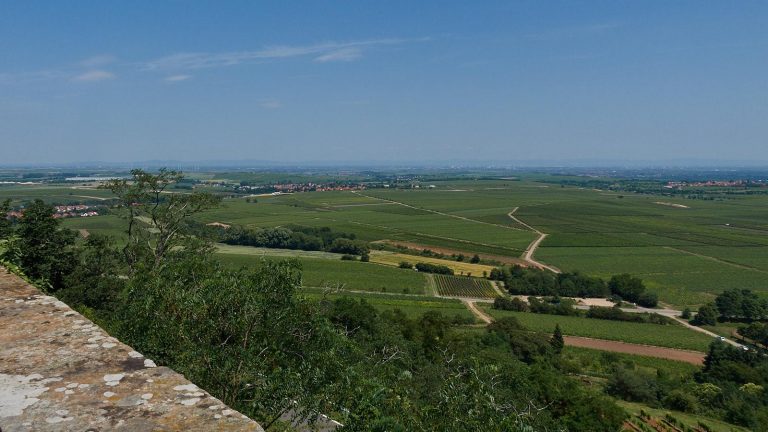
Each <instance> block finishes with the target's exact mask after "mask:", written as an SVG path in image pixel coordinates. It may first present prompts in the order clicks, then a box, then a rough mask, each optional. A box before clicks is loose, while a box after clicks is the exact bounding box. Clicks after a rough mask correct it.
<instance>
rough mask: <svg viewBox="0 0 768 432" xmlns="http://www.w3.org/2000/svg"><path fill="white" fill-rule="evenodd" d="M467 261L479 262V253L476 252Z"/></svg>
mask: <svg viewBox="0 0 768 432" xmlns="http://www.w3.org/2000/svg"><path fill="white" fill-rule="evenodd" d="M469 262H470V263H472V264H477V263H479V262H480V255H478V254H474V255H472V258H470V260H469Z"/></svg>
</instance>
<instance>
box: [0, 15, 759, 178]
mask: <svg viewBox="0 0 768 432" xmlns="http://www.w3.org/2000/svg"><path fill="white" fill-rule="evenodd" d="M767 21H768V3H765V2H757V1H754V2H739V3H715V2H707V3H702V2H693V1H681V2H675V3H669V2H660V1H654V2H642V3H637V2H584V3H575V2H566V1H563V2H546V3H542V2H533V1H522V2H514V3H509V2H501V1H498V2H496V1H494V2H483V3H482V4H476V3H463V2H461V3H460V2H419V3H418V4H414V3H413V2H387V3H379V2H355V3H353V4H341V3H323V4H319V3H314V2H297V3H293V4H285V3H282V2H276V3H269V4H264V3H251V2H227V3H219V2H195V3H181V2H163V3H157V2H131V3H102V2H86V1H84V2H77V3H61V2H38V3H16V4H9V5H6V6H5V7H4V10H3V14H2V15H1V16H0V54H1V55H2V57H3V59H4V61H3V63H2V65H0V151H1V153H2V157H0V166H19V165H68V164H88V163H103V164H127V165H130V164H135V163H137V164H140V163H145V162H146V161H177V162H179V163H187V164H189V163H205V162H206V161H208V162H209V163H210V162H216V163H218V162H217V161H230V162H237V163H240V162H238V161H242V163H247V162H248V161H258V162H260V163H265V164H270V163H271V164H276V165H283V164H293V165H296V166H301V165H313V164H315V165H334V164H336V165H350V166H351V165H358V166H377V165H424V164H426V165H431V166H445V165H462V166H479V165H490V164H492V165H494V166H505V165H506V166H509V165H513V166H514V165H517V166H521V167H523V166H534V165H535V166H569V164H570V166H585V165H590V164H593V165H595V166H614V165H622V164H624V165H629V166H643V165H645V166H666V165H676V166H685V163H683V164H682V165H681V162H686V163H688V166H707V167H714V166H723V167H725V166H768V143H766V139H765V138H766V137H767V136H768V121H766V120H765V119H766V118H768V73H766V72H768V57H767V56H765V55H764V54H765V48H766V46H768V32H765V30H764V27H765V22H767ZM142 161H143V162H142Z"/></svg>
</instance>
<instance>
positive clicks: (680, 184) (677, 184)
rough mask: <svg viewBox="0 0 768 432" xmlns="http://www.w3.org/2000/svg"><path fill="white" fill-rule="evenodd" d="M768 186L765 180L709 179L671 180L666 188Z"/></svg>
mask: <svg viewBox="0 0 768 432" xmlns="http://www.w3.org/2000/svg"><path fill="white" fill-rule="evenodd" d="M759 186H768V183H766V181H765V180H707V181H692V182H690V181H670V182H667V184H666V185H664V188H665V189H682V188H686V187H759Z"/></svg>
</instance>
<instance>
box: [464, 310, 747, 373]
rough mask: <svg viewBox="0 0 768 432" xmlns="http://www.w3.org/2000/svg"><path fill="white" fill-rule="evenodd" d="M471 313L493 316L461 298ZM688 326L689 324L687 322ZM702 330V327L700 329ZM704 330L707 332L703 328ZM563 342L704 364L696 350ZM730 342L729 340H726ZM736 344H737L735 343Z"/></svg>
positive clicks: (607, 342) (487, 319)
mask: <svg viewBox="0 0 768 432" xmlns="http://www.w3.org/2000/svg"><path fill="white" fill-rule="evenodd" d="M461 301H462V303H464V304H465V305H466V306H467V308H468V309H469V311H470V312H472V314H473V315H474V316H475V317H477V319H479V320H480V321H482V322H484V323H485V324H490V323H491V322H493V318H491V317H490V316H488V314H486V313H485V312H483V311H482V310H481V309H480V308H478V307H477V305H476V304H475V303H477V302H478V301H479V300H475V299H473V300H470V299H462V300H461ZM686 324H687V323H686ZM689 326H690V324H689ZM700 330H704V329H700ZM704 332H707V331H706V330H704ZM563 340H564V341H565V344H566V345H568V346H575V347H581V348H591V349H596V350H601V351H611V352H618V353H626V354H635V355H643V356H648V357H656V358H663V359H667V360H676V361H682V362H686V363H690V364H694V365H697V366H699V365H702V364H704V357H705V354H704V353H702V352H698V351H689V350H682V349H676V348H665V347H658V346H653V345H641V344H633V343H627V342H619V341H612V340H606V339H593V338H588V337H581V336H563ZM728 342H729V343H731V341H728ZM737 345H738V344H737Z"/></svg>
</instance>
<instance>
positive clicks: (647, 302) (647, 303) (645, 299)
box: [637, 292, 659, 308]
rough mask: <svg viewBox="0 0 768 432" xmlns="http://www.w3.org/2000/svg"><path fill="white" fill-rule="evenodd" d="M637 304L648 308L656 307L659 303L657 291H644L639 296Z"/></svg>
mask: <svg viewBox="0 0 768 432" xmlns="http://www.w3.org/2000/svg"><path fill="white" fill-rule="evenodd" d="M637 304H638V305H640V306H643V307H647V308H654V307H656V305H658V304H659V297H658V296H657V295H656V294H655V293H650V292H644V293H642V294H640V297H638V299H637Z"/></svg>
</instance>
